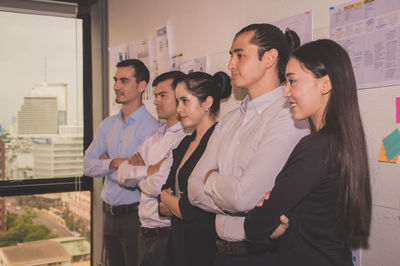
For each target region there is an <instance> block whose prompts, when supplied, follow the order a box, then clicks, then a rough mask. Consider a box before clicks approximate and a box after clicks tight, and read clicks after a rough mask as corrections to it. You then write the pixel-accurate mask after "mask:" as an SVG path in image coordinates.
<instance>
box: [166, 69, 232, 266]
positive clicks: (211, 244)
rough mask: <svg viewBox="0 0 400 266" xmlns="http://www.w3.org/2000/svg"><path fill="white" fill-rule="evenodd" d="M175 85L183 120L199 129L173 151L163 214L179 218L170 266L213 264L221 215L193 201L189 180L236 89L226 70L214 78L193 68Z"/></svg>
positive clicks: (169, 255) (169, 253)
mask: <svg viewBox="0 0 400 266" xmlns="http://www.w3.org/2000/svg"><path fill="white" fill-rule="evenodd" d="M174 85H176V91H175V95H176V98H177V100H178V102H179V104H178V108H177V111H178V113H179V115H180V118H181V121H182V124H183V126H184V127H185V128H188V127H192V128H194V129H195V131H194V132H193V134H192V135H190V136H187V137H185V138H184V139H183V140H182V142H181V143H180V144H179V146H178V147H177V148H176V149H175V150H173V164H172V167H171V171H170V174H169V176H168V179H167V182H166V184H165V185H164V186H163V191H162V192H161V203H160V212H161V213H162V214H164V215H167V216H173V218H172V229H171V234H170V237H169V240H168V245H167V255H166V265H171V266H187V265H191V266H196V265H199V266H207V265H213V263H214V257H215V253H216V247H215V238H216V233H215V222H214V221H215V214H213V213H209V212H206V211H203V210H201V209H200V208H197V207H195V206H193V205H191V204H190V202H189V199H188V195H187V184H188V183H187V181H188V178H189V176H190V174H191V173H192V170H193V168H194V167H195V166H196V164H197V162H198V160H199V159H200V158H201V156H202V155H203V152H204V150H205V148H206V146H207V143H208V140H209V138H210V136H211V134H212V133H213V131H214V128H215V125H216V118H217V115H218V112H219V108H220V100H221V99H224V98H227V97H228V96H229V95H230V94H231V90H232V87H231V83H230V78H229V76H228V75H227V74H226V73H224V72H217V73H216V74H214V76H211V75H209V74H207V73H203V72H193V73H190V74H188V75H187V76H186V77H184V78H181V79H177V80H176V81H175V84H174ZM174 87H175V86H174Z"/></svg>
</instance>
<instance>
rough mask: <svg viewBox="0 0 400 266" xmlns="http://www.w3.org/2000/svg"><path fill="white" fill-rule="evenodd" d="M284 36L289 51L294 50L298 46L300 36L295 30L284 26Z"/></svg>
mask: <svg viewBox="0 0 400 266" xmlns="http://www.w3.org/2000/svg"><path fill="white" fill-rule="evenodd" d="M285 38H286V41H287V43H288V45H289V49H290V51H294V50H296V49H297V48H299V47H300V38H299V36H298V35H297V33H296V32H295V31H292V30H291V29H289V28H286V30H285Z"/></svg>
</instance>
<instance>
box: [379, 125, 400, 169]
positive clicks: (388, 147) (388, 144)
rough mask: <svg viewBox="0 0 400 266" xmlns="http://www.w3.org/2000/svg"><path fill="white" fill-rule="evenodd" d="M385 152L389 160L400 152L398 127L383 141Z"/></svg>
mask: <svg viewBox="0 0 400 266" xmlns="http://www.w3.org/2000/svg"><path fill="white" fill-rule="evenodd" d="M382 142H383V146H384V148H385V153H386V157H387V159H388V161H391V160H392V159H393V158H394V157H396V156H397V155H399V154H400V132H399V130H398V129H397V128H396V129H395V130H393V132H392V133H390V134H389V135H388V136H387V137H386V138H385V139H384V140H383V141H382Z"/></svg>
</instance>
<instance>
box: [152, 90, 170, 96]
mask: <svg viewBox="0 0 400 266" xmlns="http://www.w3.org/2000/svg"><path fill="white" fill-rule="evenodd" d="M167 93H168V92H167V91H160V92H158V93H157V92H155V93H154V95H156V96H157V95H160V94H167Z"/></svg>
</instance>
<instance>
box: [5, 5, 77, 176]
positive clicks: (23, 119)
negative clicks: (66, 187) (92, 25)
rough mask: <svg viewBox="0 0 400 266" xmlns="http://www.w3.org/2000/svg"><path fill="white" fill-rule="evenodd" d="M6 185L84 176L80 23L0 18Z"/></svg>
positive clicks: (29, 17) (38, 17)
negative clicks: (10, 182) (29, 180)
mask: <svg viewBox="0 0 400 266" xmlns="http://www.w3.org/2000/svg"><path fill="white" fill-rule="evenodd" d="M0 24H1V25H8V26H7V27H1V28H0V35H1V36H3V38H2V42H1V44H0V45H1V47H2V49H1V52H0V53H2V54H3V55H2V56H1V57H2V60H1V61H0V73H3V74H4V73H7V74H6V75H3V77H2V83H3V86H4V87H5V88H7V89H5V90H1V92H0V95H1V96H0V98H1V99H2V104H1V106H2V110H3V111H2V112H1V113H0V136H1V141H3V142H4V144H5V148H6V151H5V157H4V158H3V160H5V177H4V179H5V180H24V179H39V178H57V177H77V176H82V174H83V156H82V155H83V101H82V98H83V86H82V20H81V19H77V18H60V17H53V16H42V15H31V14H20V13H12V12H0Z"/></svg>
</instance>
